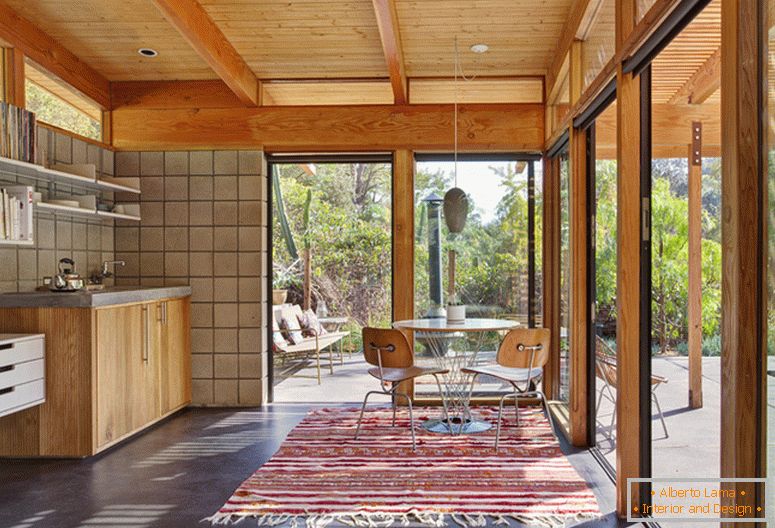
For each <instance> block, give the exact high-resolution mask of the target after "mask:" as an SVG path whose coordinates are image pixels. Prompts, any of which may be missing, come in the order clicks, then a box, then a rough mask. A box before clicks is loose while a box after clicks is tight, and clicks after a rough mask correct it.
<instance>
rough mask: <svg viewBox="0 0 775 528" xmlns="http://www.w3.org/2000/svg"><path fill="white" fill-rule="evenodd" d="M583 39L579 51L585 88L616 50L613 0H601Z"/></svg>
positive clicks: (614, 4)
mask: <svg viewBox="0 0 775 528" xmlns="http://www.w3.org/2000/svg"><path fill="white" fill-rule="evenodd" d="M583 40H584V44H583V45H582V47H581V53H582V61H583V72H584V88H586V87H587V86H589V85H590V83H591V82H592V81H593V80H594V79H595V77H597V74H598V73H600V72H601V71H602V70H603V68H604V67H605V65H606V64H607V63H608V61H609V60H611V57H613V56H614V53H615V52H616V2H615V0H602V2H601V3H600V5H599V7H598V10H597V12H596V13H595V18H594V19H593V20H592V22H591V24H590V26H589V29H588V30H587V35H586V38H584V39H583Z"/></svg>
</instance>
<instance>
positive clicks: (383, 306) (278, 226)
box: [270, 159, 392, 402]
mask: <svg viewBox="0 0 775 528" xmlns="http://www.w3.org/2000/svg"><path fill="white" fill-rule="evenodd" d="M270 168H271V171H272V172H271V174H272V279H273V284H272V286H273V295H272V298H273V299H272V300H273V305H274V310H275V311H277V310H278V307H279V306H280V305H283V304H285V305H297V306H299V307H301V308H302V309H305V308H307V306H305V304H307V301H306V300H305V293H306V292H308V296H309V299H308V303H309V306H308V308H309V309H311V310H312V311H314V312H315V313H316V315H317V317H318V318H319V319H320V320H321V322H323V327H324V328H325V329H326V331H328V332H333V331H344V332H349V335H347V336H346V338H345V339H343V340H341V342H337V343H336V345H335V346H333V347H329V348H333V350H334V352H335V355H334V373H333V374H331V373H330V372H329V370H328V366H329V361H328V356H327V355H325V356H324V357H323V366H324V367H325V370H324V374H323V382H322V385H319V384H318V382H317V380H316V379H314V378H312V379H311V378H308V377H306V376H315V374H316V358H315V357H313V356H314V355H313V354H298V353H297V354H294V353H287V352H286V351H285V349H286V348H288V347H286V346H285V345H284V344H283V343H282V342H280V343H275V346H274V347H273V349H274V353H273V367H274V384H275V389H274V396H275V398H274V401H277V402H280V401H286V402H287V401H307V402H309V401H315V402H324V401H357V400H358V399H360V398H361V397H362V396H357V394H356V393H355V392H353V391H349V392H348V388H346V387H347V384H344V385H342V384H341V382H339V381H337V380H339V379H345V378H347V377H351V376H354V375H356V374H361V373H365V371H366V365H365V362H364V360H363V356H362V354H360V350H361V343H360V341H361V328H362V327H364V326H379V327H382V328H388V327H389V326H390V324H391V322H392V313H391V311H392V302H391V299H392V297H391V290H392V258H391V257H392V223H391V214H392V213H391V177H392V169H391V164H390V163H389V162H367V161H364V162H357V161H355V162H349V161H348V162H328V161H319V160H314V159H310V160H300V162H292V163H286V162H281V161H279V160H277V161H272V162H271V163H270ZM280 315H281V316H283V317H285V315H287V314H280ZM276 318H278V317H276ZM286 318H287V317H286ZM325 318H329V319H328V320H326V319H325ZM289 322H290V323H293V321H289ZM299 322H300V323H301V321H299ZM278 323H279V324H282V321H278ZM302 324H303V323H302ZM284 337H285V338H286V339H288V336H287V335H285V336H284ZM288 341H289V342H288V344H289V345H293V344H294V343H293V342H290V340H289V339H288ZM339 352H342V355H341V356H340V355H339Z"/></svg>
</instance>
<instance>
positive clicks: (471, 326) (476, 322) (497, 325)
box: [393, 318, 519, 333]
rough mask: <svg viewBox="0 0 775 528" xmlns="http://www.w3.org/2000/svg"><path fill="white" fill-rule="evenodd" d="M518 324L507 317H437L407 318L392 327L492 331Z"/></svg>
mask: <svg viewBox="0 0 775 528" xmlns="http://www.w3.org/2000/svg"><path fill="white" fill-rule="evenodd" d="M517 326H519V323H518V322H517V321H511V320H508V319H475V318H466V320H465V321H463V322H461V323H450V322H449V321H447V320H446V319H445V318H438V319H408V320H405V321H395V322H394V323H393V328H402V329H404V330H415V331H420V332H447V333H449V332H494V331H498V330H509V329H511V328H515V327H517Z"/></svg>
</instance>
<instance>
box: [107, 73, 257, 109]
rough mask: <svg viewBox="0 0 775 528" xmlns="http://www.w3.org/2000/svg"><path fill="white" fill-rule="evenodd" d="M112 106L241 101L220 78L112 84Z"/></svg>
mask: <svg viewBox="0 0 775 528" xmlns="http://www.w3.org/2000/svg"><path fill="white" fill-rule="evenodd" d="M110 94H111V98H112V100H113V108H114V109H119V108H234V107H237V106H242V102H241V101H240V100H239V99H238V98H237V96H236V95H235V94H234V92H232V91H231V89H230V88H229V87H228V86H227V85H226V83H224V82H223V81H220V80H217V79H216V80H211V81H121V82H112V83H110Z"/></svg>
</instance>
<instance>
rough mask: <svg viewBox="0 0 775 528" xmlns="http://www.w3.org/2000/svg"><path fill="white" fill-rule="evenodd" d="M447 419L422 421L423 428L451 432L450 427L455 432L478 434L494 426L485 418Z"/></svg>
mask: <svg viewBox="0 0 775 528" xmlns="http://www.w3.org/2000/svg"><path fill="white" fill-rule="evenodd" d="M449 422H451V423H447V420H426V421H425V422H423V423H422V428H423V429H425V430H426V431H428V432H431V433H439V434H449V433H450V428H451V429H452V433H453V434H476V433H483V432H485V431H488V430H489V429H491V428H492V424H491V423H490V422H485V421H484V420H472V419H470V418H469V419H462V418H457V417H454V418H450V420H449Z"/></svg>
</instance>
